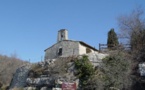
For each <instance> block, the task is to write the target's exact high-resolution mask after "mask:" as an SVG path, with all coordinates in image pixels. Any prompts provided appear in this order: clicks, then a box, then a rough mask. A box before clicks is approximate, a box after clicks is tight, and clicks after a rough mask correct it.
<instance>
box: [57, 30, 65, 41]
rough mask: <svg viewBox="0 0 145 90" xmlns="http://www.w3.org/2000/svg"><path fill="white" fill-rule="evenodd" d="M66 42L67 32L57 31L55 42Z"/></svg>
mask: <svg viewBox="0 0 145 90" xmlns="http://www.w3.org/2000/svg"><path fill="white" fill-rule="evenodd" d="M63 40H68V31H67V30H66V29H61V30H59V31H58V36H57V42H59V41H63Z"/></svg>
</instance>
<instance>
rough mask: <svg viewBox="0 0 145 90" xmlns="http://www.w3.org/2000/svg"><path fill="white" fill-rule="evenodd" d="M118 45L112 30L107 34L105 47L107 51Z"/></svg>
mask: <svg viewBox="0 0 145 90" xmlns="http://www.w3.org/2000/svg"><path fill="white" fill-rule="evenodd" d="M118 44H119V42H118V38H117V34H116V33H115V31H114V29H113V28H112V29H111V30H110V31H109V32H108V40H107V46H108V48H109V49H112V48H113V47H115V46H117V45H118Z"/></svg>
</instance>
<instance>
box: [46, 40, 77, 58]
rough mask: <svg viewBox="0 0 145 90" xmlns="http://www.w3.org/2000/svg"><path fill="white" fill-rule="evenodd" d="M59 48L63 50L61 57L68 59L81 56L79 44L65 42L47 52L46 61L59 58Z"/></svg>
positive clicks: (57, 44)
mask: <svg viewBox="0 0 145 90" xmlns="http://www.w3.org/2000/svg"><path fill="white" fill-rule="evenodd" d="M59 48H62V55H61V57H68V56H73V55H79V42H77V41H71V40H64V41H61V42H58V43H56V44H54V45H53V46H52V47H50V48H48V49H47V50H46V51H45V60H47V59H54V58H58V57H59V55H58V51H59Z"/></svg>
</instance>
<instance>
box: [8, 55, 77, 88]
mask: <svg viewBox="0 0 145 90" xmlns="http://www.w3.org/2000/svg"><path fill="white" fill-rule="evenodd" d="M72 59H73V58H72V57H67V58H66V57H61V58H57V59H52V60H48V61H44V62H39V63H37V64H33V65H26V66H23V67H20V68H18V69H17V70H16V73H15V74H14V77H13V80H12V82H11V85H10V89H12V88H14V87H17V88H20V87H24V90H32V89H33V90H35V89H38V90H49V89H52V88H53V87H61V86H60V85H61V84H62V83H63V82H76V81H78V79H77V78H76V77H75V76H74V64H73V62H71V60H72Z"/></svg>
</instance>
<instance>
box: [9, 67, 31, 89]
mask: <svg viewBox="0 0 145 90" xmlns="http://www.w3.org/2000/svg"><path fill="white" fill-rule="evenodd" d="M29 70H30V65H28V64H27V65H24V66H22V67H20V68H18V69H17V70H16V72H15V74H14V76H13V79H12V81H11V83H10V89H11V88H14V87H25V86H26V80H27V77H28V73H29Z"/></svg>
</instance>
